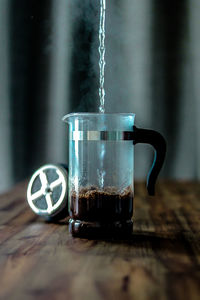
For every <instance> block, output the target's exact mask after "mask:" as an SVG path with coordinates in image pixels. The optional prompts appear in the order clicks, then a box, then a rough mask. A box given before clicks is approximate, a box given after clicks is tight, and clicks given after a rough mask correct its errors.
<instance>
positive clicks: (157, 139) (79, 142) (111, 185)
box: [63, 113, 166, 236]
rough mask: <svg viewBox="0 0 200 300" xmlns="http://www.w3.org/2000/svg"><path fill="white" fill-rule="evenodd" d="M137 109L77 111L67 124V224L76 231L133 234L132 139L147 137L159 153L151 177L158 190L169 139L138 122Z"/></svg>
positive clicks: (149, 185)
mask: <svg viewBox="0 0 200 300" xmlns="http://www.w3.org/2000/svg"><path fill="white" fill-rule="evenodd" d="M134 119H135V114H131V113H130V114H126V113H120V114H99V113H74V114H69V115H66V116H65V117H64V118H63V120H64V121H65V122H67V123H68V125H69V179H68V180H69V182H68V189H69V191H68V193H69V194H68V199H69V214H70V220H69V228H70V232H71V233H72V234H73V235H74V236H88V235H89V236H90V235H103V236H105V235H119V234H123V235H124V234H130V233H131V232H132V228H133V220H132V218H133V198H134V144H136V143H149V144H151V145H153V146H154V148H155V159H154V163H153V166H152V169H151V171H150V173H149V176H148V179H147V190H148V192H149V194H150V195H153V194H154V186H155V181H156V178H157V176H158V173H159V171H160V169H161V167H162V164H163V161H164V157H165V151H166V144H165V140H164V138H163V137H162V136H161V135H160V134H159V133H158V132H156V131H153V130H146V129H139V128H137V127H135V126H134Z"/></svg>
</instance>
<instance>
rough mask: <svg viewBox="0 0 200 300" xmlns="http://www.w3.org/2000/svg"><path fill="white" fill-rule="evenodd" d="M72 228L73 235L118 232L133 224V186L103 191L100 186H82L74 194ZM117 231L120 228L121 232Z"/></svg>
mask: <svg viewBox="0 0 200 300" xmlns="http://www.w3.org/2000/svg"><path fill="white" fill-rule="evenodd" d="M70 215H71V217H72V219H71V220H70V228H71V229H70V230H71V232H72V234H74V235H75V234H77V235H79V234H80V231H81V234H83V235H84V234H85V233H86V234H87V233H88V232H90V233H91V232H92V233H95V232H98V233H103V232H107V233H108V231H110V233H114V231H115V230H116V228H117V229H118V230H119V229H120V231H124V230H127V224H128V226H129V227H130V226H132V221H131V218H132V215H133V191H132V189H131V188H130V187H127V188H125V189H124V190H123V191H122V192H120V193H119V192H118V191H117V189H116V188H114V187H107V188H105V189H103V190H100V189H98V188H97V187H87V188H82V189H80V191H79V192H78V193H77V192H76V191H72V192H71V197H70ZM118 230H117V231H118Z"/></svg>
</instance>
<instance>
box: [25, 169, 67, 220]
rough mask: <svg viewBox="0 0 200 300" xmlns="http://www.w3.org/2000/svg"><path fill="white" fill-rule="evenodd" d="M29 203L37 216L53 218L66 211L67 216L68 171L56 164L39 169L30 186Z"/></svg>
mask: <svg viewBox="0 0 200 300" xmlns="http://www.w3.org/2000/svg"><path fill="white" fill-rule="evenodd" d="M27 201H28V204H29V206H30V207H31V209H32V210H33V211H34V212H35V213H36V214H37V215H40V216H43V217H45V218H53V217H56V216H58V214H60V213H61V212H62V211H63V210H65V213H66V214H65V216H67V215H68V210H67V170H66V169H65V168H64V167H62V166H60V165H54V164H48V165H44V166H42V167H41V168H39V169H38V170H37V171H36V172H35V173H34V174H33V175H32V177H31V179H30V182H29V184H28V188H27Z"/></svg>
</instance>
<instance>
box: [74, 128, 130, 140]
mask: <svg viewBox="0 0 200 300" xmlns="http://www.w3.org/2000/svg"><path fill="white" fill-rule="evenodd" d="M69 139H70V140H73V141H131V140H133V131H91V130H90V131H79V130H75V131H71V132H70V136H69Z"/></svg>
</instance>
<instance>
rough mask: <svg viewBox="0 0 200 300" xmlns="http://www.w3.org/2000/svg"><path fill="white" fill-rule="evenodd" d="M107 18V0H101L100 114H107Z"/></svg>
mask: <svg viewBox="0 0 200 300" xmlns="http://www.w3.org/2000/svg"><path fill="white" fill-rule="evenodd" d="M105 18H106V0H100V22H99V70H100V74H99V75H100V77H99V98H100V106H99V112H100V113H104V112H105V94H106V93H105V89H104V70H105V64H106V62H105V52H106V48H105Z"/></svg>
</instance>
